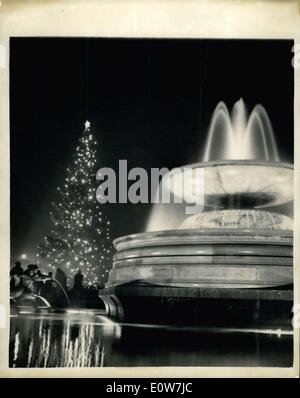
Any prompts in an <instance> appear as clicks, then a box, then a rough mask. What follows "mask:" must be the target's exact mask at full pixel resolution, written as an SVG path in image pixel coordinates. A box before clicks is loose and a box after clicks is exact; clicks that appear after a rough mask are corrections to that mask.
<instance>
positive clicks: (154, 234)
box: [113, 228, 293, 246]
mask: <svg viewBox="0 0 300 398" xmlns="http://www.w3.org/2000/svg"><path fill="white" fill-rule="evenodd" d="M226 235H228V236H234V237H238V236H241V237H243V238H245V237H248V236H255V237H260V238H262V237H267V238H276V237H281V238H282V237H286V238H292V237H293V231H291V230H288V229H276V230H267V229H246V228H224V229H220V228H210V229H196V228H193V229H166V230H159V231H148V232H138V233H134V234H128V235H123V236H120V237H118V238H116V239H114V240H113V244H114V246H117V245H119V244H120V243H123V242H126V241H127V242H129V241H135V240H146V239H153V238H161V237H162V236H164V237H175V238H176V237H177V238H179V237H187V236H194V237H196V236H200V237H201V236H207V237H209V236H210V237H211V236H219V237H224V236H226Z"/></svg>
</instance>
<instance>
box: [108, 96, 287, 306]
mask: <svg viewBox="0 0 300 398" xmlns="http://www.w3.org/2000/svg"><path fill="white" fill-rule="evenodd" d="M187 167H188V168H189V169H192V170H193V171H196V170H199V169H201V170H202V171H203V174H202V175H203V178H204V196H203V199H202V200H203V203H202V204H203V209H204V211H201V212H200V213H199V214H193V215H188V216H185V219H183V220H181V222H180V223H179V224H178V225H177V228H176V229H174V228H173V229H169V228H168V226H167V225H160V229H159V230H153V228H152V230H150V231H149V230H148V231H147V232H144V233H138V234H133V235H128V236H124V237H121V238H118V239H116V240H115V241H114V244H115V248H116V251H117V252H116V254H115V256H114V264H113V268H112V270H111V271H110V275H109V281H108V284H107V288H106V292H112V291H114V292H116V288H117V287H118V286H119V287H120V286H124V284H128V283H131V284H138V285H139V286H141V285H144V286H148V290H147V288H146V287H144V290H143V292H145V289H146V290H147V291H148V293H149V292H150V290H149V286H152V290H151V294H154V293H153V291H156V292H158V291H159V292H160V293H157V295H160V296H163V295H164V293H162V291H163V290H162V289H169V290H168V293H165V296H168V295H169V296H170V294H171V296H172V297H175V298H176V297H179V296H180V297H181V296H185V297H186V296H190V295H191V294H192V295H193V294H194V295H196V296H197V297H198V298H199V297H200V296H201V297H206V298H207V297H209V298H216V297H218V298H222V297H226V298H228V297H231V298H232V297H234V298H244V297H245V294H246V292H247V294H246V296H247V297H248V298H249V297H250V298H251V297H252V298H253V297H255V298H256V299H257V297H262V296H263V295H266V294H267V295H268V291H269V292H270V290H266V288H268V289H272V290H271V291H272V292H273V295H272V296H271V298H272V299H276V297H277V296H278V293H274V292H275V291H277V292H278V291H279V290H278V289H279V287H282V286H283V287H284V289H285V290H286V289H287V287H288V286H291V285H292V283H293V233H292V230H293V220H292V218H291V214H290V213H289V212H288V211H286V209H289V208H290V209H291V208H292V204H293V166H292V165H291V164H288V163H283V162H281V161H280V158H279V154H278V150H277V146H276V142H275V138H274V132H273V129H272V125H271V122H270V120H269V117H268V115H267V112H266V111H265V109H264V107H263V106H262V105H256V106H255V107H254V109H253V110H252V112H251V113H250V115H248V114H247V111H246V106H245V104H244V102H243V100H242V99H240V100H239V101H237V102H236V103H235V105H234V107H233V109H232V112H231V114H230V113H229V111H228V109H227V107H226V105H225V103H224V102H220V103H219V104H218V105H217V107H216V109H215V111H214V113H213V116H212V119H211V123H210V126H209V129H208V135H207V141H206V145H205V148H204V153H203V154H202V162H200V163H195V164H192V165H188V166H185V167H181V168H179V169H177V171H176V172H175V173H172V174H170V175H169V176H168V182H169V187H170V189H171V193H172V195H173V196H174V197H175V198H176V197H180V195H181V194H182V180H184V181H185V183H187V184H188V186H190V187H192V188H193V187H194V186H195V185H196V184H197V182H198V181H197V177H196V176H197V174H196V173H193V172H192V173H190V172H189V173H187V171H186V170H187ZM191 191H193V192H194V191H195V190H193V189H192V190H191ZM185 199H186V200H187V202H189V203H190V202H191V200H192V198H189V197H188V196H187V197H185ZM282 209H284V211H283V210H282ZM166 211H168V210H166ZM155 217H156V219H157V215H156V214H155V208H154V212H152V215H151V218H152V219H153V218H155ZM167 218H168V217H167ZM151 225H152V226H153V225H154V223H153V220H150V221H149V223H148V226H151ZM155 226H156V228H157V227H158V223H157V222H156V224H155ZM150 228H151V227H150ZM155 288H156V290H155ZM140 289H141V288H140ZM170 289H173V290H172V293H170ZM174 289H175V290H174ZM251 289H252V291H251ZM276 289H277V290H276ZM175 291H176V293H174V292H175ZM243 291H244V292H243ZM135 292H136V293H134V294H138V295H141V294H145V293H141V290H136V291H135ZM137 292H138V293H137ZM183 292H185V293H183ZM191 292H194V293H191ZM148 293H147V294H148ZM253 294H254V296H253ZM203 295H204V296H203ZM251 295H252V296H251ZM276 295H277V296H276ZM169 296H168V297H169ZM264 297H266V296H264ZM268 297H269V296H268ZM269 298H270V297H269Z"/></svg>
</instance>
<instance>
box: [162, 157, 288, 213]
mask: <svg viewBox="0 0 300 398" xmlns="http://www.w3.org/2000/svg"><path fill="white" fill-rule="evenodd" d="M197 169H198V170H203V175H204V196H203V198H202V199H203V200H202V203H203V204H204V205H205V206H212V207H214V208H225V209H228V208H262V207H269V206H275V205H281V204H284V203H287V202H290V201H292V200H293V189H294V188H293V176H294V168H293V165H291V164H289V163H283V162H270V161H258V160H224V161H215V162H203V163H195V164H191V165H187V166H182V167H180V168H179V169H177V171H175V173H174V174H170V176H169V181H168V186H169V189H170V190H171V192H172V193H173V194H174V195H175V197H177V198H180V197H182V186H183V185H182V184H183V181H184V186H185V187H191V188H192V189H191V193H192V194H190V193H189V192H188V190H185V193H184V199H185V202H190V203H194V201H195V197H194V196H193V193H195V192H197V190H196V184H199V181H198V179H199V176H197V175H196V171H197ZM191 170H192V172H191ZM200 202H201V198H200V197H198V203H200Z"/></svg>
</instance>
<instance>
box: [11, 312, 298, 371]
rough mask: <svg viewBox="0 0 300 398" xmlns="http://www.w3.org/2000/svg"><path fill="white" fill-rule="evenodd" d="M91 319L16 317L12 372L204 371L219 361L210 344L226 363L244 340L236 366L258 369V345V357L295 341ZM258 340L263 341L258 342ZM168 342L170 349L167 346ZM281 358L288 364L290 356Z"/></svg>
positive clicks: (247, 332)
mask: <svg viewBox="0 0 300 398" xmlns="http://www.w3.org/2000/svg"><path fill="white" fill-rule="evenodd" d="M90 315H91V313H89V315H87V314H86V313H85V312H82V311H81V312H80V314H78V313H74V312H73V313H71V314H69V315H66V314H65V315H63V314H48V315H43V316H34V315H31V316H30V317H29V316H26V317H14V318H13V320H12V322H11V343H12V345H11V366H13V367H16V366H17V367H26V366H27V367H107V366H128V365H129V366H152V365H153V364H154V365H155V364H158V366H159V363H162V364H166V365H168V366H172V364H173V365H174V364H177V362H176V361H179V362H180V361H183V362H182V363H185V364H187V363H189V365H197V364H198V365H199V366H200V365H201V364H205V361H206V360H208V361H211V360H213V361H217V357H215V354H214V352H215V351H213V353H212V352H211V351H210V344H213V347H215V345H216V344H219V346H220V347H221V348H220V349H221V350H223V351H224V352H223V351H222V352H223V354H222V355H223V357H225V356H226V355H229V351H228V350H230V349H229V348H228V344H234V345H235V344H240V343H241V342H242V344H244V341H245V340H244V339H247V340H246V341H247V343H246V345H247V344H248V346H247V347H246V350H248V351H247V355H248V357H247V358H246V359H244V357H243V358H241V357H240V356H239V354H238V355H237V357H236V358H235V357H234V355H235V354H234V353H233V360H236V361H237V363H240V362H238V361H241V362H242V361H244V362H245V363H248V364H249V363H251V364H252V363H258V362H259V361H260V360H261V359H260V358H261V357H262V356H260V358H258V359H257V358H256V357H255V355H256V350H255V347H256V346H255V345H256V344H259V347H260V355H262V352H263V351H262V347H263V345H262V344H263V342H264V341H266V340H265V339H267V341H268V344H269V342H270V339H271V340H272V344H274V349H275V350H276V349H279V350H281V349H282V350H284V349H285V347H286V344H291V343H290V341H291V340H292V339H290V338H289V337H290V336H292V335H293V332H292V331H291V330H287V329H281V328H278V329H276V328H273V329H272V328H270V329H267V328H260V329H259V328H248V329H246V328H245V329H244V328H220V327H195V326H175V325H174V326H172V325H155V324H131V323H130V324H128V323H120V324H117V323H115V322H114V321H112V320H111V319H108V318H106V317H104V316H103V315H99V314H94V316H93V317H92V316H90ZM121 332H122V336H121ZM238 335H239V336H241V337H238ZM137 336H138V337H137ZM208 336H209V337H208ZM255 336H259V337H258V339H257V338H256V337H255ZM273 336H274V337H273ZM121 337H122V340H121ZM284 337H286V338H284ZM137 338H138V339H139V340H138V341H137ZM165 339H167V340H165ZM166 341H168V342H170V346H169V343H167V344H165V342H166ZM179 341H180V343H179V345H178V342H179ZM172 342H173V343H172ZM222 342H225V343H224V346H221V344H223V343H222ZM228 342H229V343H228ZM268 344H267V346H268ZM278 344H280V347H279V346H278ZM139 347H141V350H140V351H139ZM281 347H283V348H281ZM242 348H243V349H245V346H244V345H243V346H242ZM226 350H227V351H226ZM239 352H241V351H239ZM282 352H283V354H282V355H283V358H285V356H286V355H287V354H286V353H285V351H282ZM267 353H268V351H267ZM280 353H281V351H280ZM230 354H231V351H230ZM279 355H280V354H279ZM267 360H269V359H267ZM270 360H271V359H270ZM284 360H285V359H284ZM247 361H248V362H247ZM255 361H256V362H255ZM257 361H258V362H257ZM179 362H178V363H179ZM244 362H243V363H244Z"/></svg>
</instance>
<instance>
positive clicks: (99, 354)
mask: <svg viewBox="0 0 300 398" xmlns="http://www.w3.org/2000/svg"><path fill="white" fill-rule="evenodd" d="M120 337H121V326H120V325H118V324H116V323H115V322H113V321H112V320H110V319H108V318H106V317H104V316H102V315H99V314H95V312H92V311H81V310H78V311H77V310H71V311H68V314H67V315H66V314H47V315H44V316H42V317H40V316H36V315H34V314H31V315H28V316H27V315H26V316H25V317H13V319H12V330H11V339H12V338H13V339H14V340H13V344H14V345H13V358H12V361H13V365H16V363H17V365H16V366H20V363H22V364H23V365H22V367H26V366H27V367H57V366H58V367H99V366H107V361H109V360H110V356H109V354H108V355H106V354H107V353H110V351H111V348H110V346H111V344H112V343H113V342H114V341H116V340H118V339H119V338H120Z"/></svg>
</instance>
